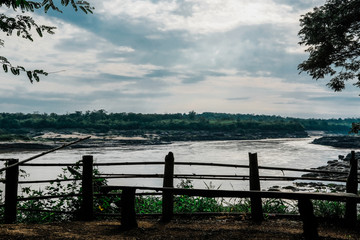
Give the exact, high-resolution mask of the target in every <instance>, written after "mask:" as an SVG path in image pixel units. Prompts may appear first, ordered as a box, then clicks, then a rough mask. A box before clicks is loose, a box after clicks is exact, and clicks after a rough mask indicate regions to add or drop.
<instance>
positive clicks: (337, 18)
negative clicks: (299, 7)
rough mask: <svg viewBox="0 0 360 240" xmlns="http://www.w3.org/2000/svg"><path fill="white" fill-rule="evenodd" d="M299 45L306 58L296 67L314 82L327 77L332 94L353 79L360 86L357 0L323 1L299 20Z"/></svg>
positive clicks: (358, 11)
mask: <svg viewBox="0 0 360 240" xmlns="http://www.w3.org/2000/svg"><path fill="white" fill-rule="evenodd" d="M300 26H301V30H300V31H299V36H300V39H301V41H300V42H299V44H301V45H305V46H307V47H308V48H307V50H306V51H307V52H308V53H309V58H308V59H307V60H306V61H304V62H303V63H301V64H300V65H299V66H298V69H299V70H300V71H301V72H303V71H305V72H307V73H308V74H310V76H311V77H312V78H314V79H316V80H317V79H321V78H324V77H325V76H327V75H329V76H330V77H331V79H330V81H329V83H328V84H327V85H328V86H329V87H330V88H331V89H333V90H334V91H341V90H343V89H344V88H345V81H348V80H353V79H357V81H356V83H355V84H354V85H356V86H357V87H360V72H359V69H360V59H359V57H360V38H359V37H360V0H346V1H344V0H327V1H326V3H325V4H324V5H323V6H320V7H316V8H314V9H313V11H311V12H308V13H306V14H305V15H303V16H302V17H301V19H300Z"/></svg>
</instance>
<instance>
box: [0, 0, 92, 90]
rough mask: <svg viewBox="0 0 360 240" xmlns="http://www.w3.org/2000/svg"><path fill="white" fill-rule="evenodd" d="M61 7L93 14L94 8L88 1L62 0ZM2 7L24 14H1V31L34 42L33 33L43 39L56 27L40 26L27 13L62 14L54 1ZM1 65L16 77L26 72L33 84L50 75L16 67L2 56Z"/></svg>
mask: <svg viewBox="0 0 360 240" xmlns="http://www.w3.org/2000/svg"><path fill="white" fill-rule="evenodd" d="M61 5H62V6H64V7H66V6H68V5H71V6H72V8H73V9H74V10H75V11H78V9H81V10H82V11H83V12H85V13H92V10H93V7H91V5H90V4H89V3H88V2H87V1H75V0H61ZM0 7H2V8H7V9H10V10H13V11H14V12H16V11H17V10H21V12H22V14H20V15H16V16H8V15H6V14H4V13H2V14H0V30H1V31H2V32H4V33H6V34H7V35H8V36H11V35H13V34H14V35H15V36H17V37H22V38H24V39H27V40H30V41H33V38H32V32H33V31H36V33H37V34H38V35H39V36H40V37H42V36H43V34H54V29H56V27H54V26H46V25H40V24H38V23H37V22H36V21H35V20H34V19H33V18H32V17H30V16H26V15H24V14H25V13H26V12H34V11H36V10H44V11H45V13H47V12H48V10H49V9H51V10H53V11H58V12H62V10H61V9H60V8H58V7H57V6H56V5H55V4H54V2H53V0H41V1H28V0H3V1H1V2H0ZM7 12H8V11H7ZM4 44H5V42H4V40H3V39H0V47H4ZM0 64H2V66H3V69H4V71H5V72H11V73H12V74H14V75H20V72H21V71H23V72H25V73H26V75H27V77H28V78H29V80H30V82H31V83H32V82H33V81H34V79H35V80H36V81H39V80H40V78H39V75H44V76H47V75H48V73H47V72H45V71H44V70H39V69H35V70H28V69H25V68H24V67H23V66H14V65H12V64H11V63H10V61H8V59H7V58H6V57H4V56H0Z"/></svg>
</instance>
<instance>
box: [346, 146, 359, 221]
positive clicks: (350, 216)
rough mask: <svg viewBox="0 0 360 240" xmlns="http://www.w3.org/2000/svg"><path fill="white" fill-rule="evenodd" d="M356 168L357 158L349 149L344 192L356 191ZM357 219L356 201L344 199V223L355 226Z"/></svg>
mask: <svg viewBox="0 0 360 240" xmlns="http://www.w3.org/2000/svg"><path fill="white" fill-rule="evenodd" d="M357 169H358V160H357V159H356V158H355V151H351V159H350V172H349V176H348V178H347V181H346V192H347V193H354V194H357V193H358V181H357ZM356 220H357V203H356V202H354V201H353V200H347V201H346V209H345V223H346V226H349V227H355V226H356Z"/></svg>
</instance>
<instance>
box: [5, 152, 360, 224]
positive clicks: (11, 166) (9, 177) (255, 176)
mask: <svg viewBox="0 0 360 240" xmlns="http://www.w3.org/2000/svg"><path fill="white" fill-rule="evenodd" d="M26 162H27V161H26ZM26 162H24V161H21V162H19V161H18V160H17V159H8V160H7V165H8V167H5V168H3V169H0V170H5V171H6V174H5V180H4V181H3V182H4V183H5V204H4V205H3V207H5V211H4V221H5V223H13V222H15V221H16V214H17V208H16V206H17V202H18V201H28V200H41V199H50V198H66V197H78V196H81V197H82V205H81V213H82V215H81V216H82V220H84V221H87V220H93V219H94V206H93V205H94V198H95V197H97V196H99V195H102V194H94V187H93V180H94V179H93V178H94V176H93V169H94V167H95V166H126V165H164V174H152V173H149V174H100V175H98V176H95V177H98V178H104V177H106V178H163V188H154V187H149V188H148V189H152V190H156V191H162V196H163V217H162V218H163V220H165V221H167V220H170V219H171V217H172V214H173V213H172V211H173V195H174V194H176V193H177V192H176V191H174V178H181V179H212V180H248V181H249V187H250V189H249V190H250V191H247V193H246V194H245V193H244V191H243V192H241V191H232V193H231V194H230V193H227V192H226V191H219V192H217V193H216V194H215V193H214V192H212V193H211V194H213V196H220V195H221V194H223V197H226V196H240V197H241V196H244V197H246V196H247V197H250V199H251V215H252V218H253V219H254V220H261V219H262V218H263V213H262V202H261V198H264V197H266V196H268V197H270V198H289V199H299V198H302V195H304V196H305V198H311V199H324V198H318V197H316V196H315V195H316V194H315V195H312V196H311V197H309V196H310V195H309V194H307V193H296V194H297V195H296V196H295V195H291V196H290V195H281V194H286V193H280V194H279V193H278V194H273V195H271V193H269V192H262V191H260V181H264V180H270V181H278V180H281V181H293V180H313V181H332V182H334V181H338V182H346V193H352V194H357V191H358V171H357V166H358V163H357V160H356V159H355V153H354V152H352V158H351V160H350V172H349V173H346V175H344V177H343V178H341V179H328V178H313V177H287V176H260V175H259V169H266V170H279V171H300V172H317V173H328V174H344V173H343V172H336V171H321V170H314V169H296V168H278V167H266V166H258V159H257V154H256V153H254V154H252V153H249V165H237V164H222V163H199V162H176V161H174V156H173V154H172V153H171V152H170V153H169V154H168V155H167V156H166V158H165V161H159V162H117V163H116V162H112V163H94V161H93V156H91V155H86V156H83V157H82V161H81V164H80V165H81V166H82V178H81V180H79V181H81V186H82V192H81V193H77V194H64V195H57V196H40V197H24V198H19V197H18V185H19V184H24V183H26V184H29V183H33V184H36V183H46V182H63V181H74V180H77V179H53V180H41V181H19V166H20V165H21V166H32V167H61V166H75V165H78V164H75V163H74V164H61V163H55V164H54V163H52V164H44V163H41V164H39V163H26ZM175 165H189V166H210V167H228V168H248V169H249V175H234V174H233V175H224V174H221V175H220V174H218V175H217V174H212V175H210V174H197V175H195V174H176V173H174V166H175ZM109 189H110V188H108V189H107V190H109ZM136 189H147V188H146V187H143V188H142V187H136ZM164 189H165V190H164ZM166 189H167V190H166ZM132 191H134V193H135V190H132ZM179 191H180V190H179ZM184 191H185V192H184V193H185V194H190V195H191V194H192V195H196V193H194V192H191V191H187V190H184ZM230 192H231V191H230ZM240 192H241V194H240ZM258 192H260V193H261V194H257V193H258ZM198 193H199V195H201V196H202V195H204V194H205V193H204V192H201V191H199V192H198ZM206 194H210V193H206ZM206 194H205V195H206ZM211 194H210V195H211ZM269 194H270V195H269ZM289 196H290V197H289ZM294 196H295V197H294ZM314 196H315V197H314ZM324 196H325V195H324ZM334 196H335V197H334ZM349 196H350V195H346V194H344V195H341V194H340V195H339V194H338V196H337V195H335V194H332V195H331V194H330V195H329V197H325V199H326V200H335V201H345V202H346V213H345V219H346V221H347V222H348V223H356V218H357V203H358V198H356V199H355V200H354V198H353V197H352V195H351V196H350V197H349ZM128 204H130V203H128ZM43 211H47V210H43ZM56 213H59V214H61V213H66V214H68V212H56Z"/></svg>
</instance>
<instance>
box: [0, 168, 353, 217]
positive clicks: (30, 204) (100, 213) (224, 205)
mask: <svg viewBox="0 0 360 240" xmlns="http://www.w3.org/2000/svg"><path fill="white" fill-rule="evenodd" d="M79 170H80V167H79V166H75V167H67V168H64V169H63V173H62V174H60V175H59V176H58V179H80V178H81V174H80V173H79ZM98 173H99V172H98V170H97V169H95V170H94V177H95V176H96V175H97V174H98ZM21 177H27V174H26V172H24V171H22V173H21ZM94 179H95V180H94V181H95V182H94V192H95V193H99V189H100V186H103V185H106V184H107V181H106V179H104V178H94ZM205 185H206V187H207V188H209V189H214V188H216V186H214V185H213V184H212V183H211V182H210V184H206V183H205ZM177 187H178V188H193V185H192V181H189V180H182V181H181V182H180V183H179V184H178V185H177ZM81 191H82V190H81V187H80V185H79V184H78V182H77V181H71V182H69V183H67V184H66V183H59V182H56V183H55V182H51V183H50V185H48V186H46V187H45V189H38V190H34V189H31V188H30V187H24V188H22V189H21V192H22V196H23V197H24V196H26V197H29V196H44V195H51V196H57V195H62V194H76V193H79V192H80V193H81ZM2 195H3V194H0V203H3V200H4V199H3V198H2V197H3V196H2ZM81 201H82V199H81V197H71V198H59V199H57V198H54V199H42V200H30V201H24V202H21V201H20V202H18V216H17V220H18V222H24V223H45V222H58V221H72V220H79V219H81V215H82V212H81V209H80V206H81ZM119 201H120V195H116V194H114V195H109V196H100V197H96V198H95V199H94V212H95V214H96V216H97V218H98V219H104V218H109V216H111V215H113V214H118V213H119V208H118V206H117V203H118V202H119ZM313 203H314V213H315V214H316V215H317V216H320V217H327V218H341V217H344V214H345V205H344V204H343V203H339V202H330V201H313ZM135 208H136V213H138V214H154V213H158V214H159V213H161V209H162V200H161V197H160V196H156V195H154V196H151V195H150V196H149V195H146V196H141V195H140V196H137V197H136V204H135ZM3 211H4V208H0V214H1V215H3ZM60 212H62V213H60ZM198 212H212V213H219V212H221V213H242V214H245V215H247V214H250V212H251V204H250V199H228V198H227V199H226V198H209V197H189V196H175V197H174V213H198ZM263 212H264V213H265V214H266V215H265V216H269V214H298V210H297V206H296V202H294V201H284V200H281V199H263ZM113 217H114V216H113ZM113 217H110V218H113ZM359 217H360V215H359Z"/></svg>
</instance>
